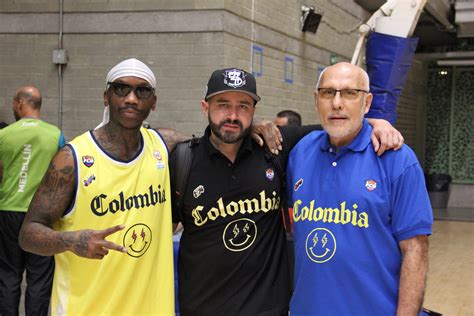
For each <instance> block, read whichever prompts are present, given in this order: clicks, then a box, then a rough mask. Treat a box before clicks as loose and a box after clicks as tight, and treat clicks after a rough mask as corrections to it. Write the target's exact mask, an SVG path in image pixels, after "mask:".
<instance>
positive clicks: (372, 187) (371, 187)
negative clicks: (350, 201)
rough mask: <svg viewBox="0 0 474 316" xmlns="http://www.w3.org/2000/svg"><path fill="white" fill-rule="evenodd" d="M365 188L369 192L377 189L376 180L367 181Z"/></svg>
mask: <svg viewBox="0 0 474 316" xmlns="http://www.w3.org/2000/svg"><path fill="white" fill-rule="evenodd" d="M365 187H366V189H367V190H368V191H373V190H375V189H376V188H377V182H375V180H367V181H365Z"/></svg>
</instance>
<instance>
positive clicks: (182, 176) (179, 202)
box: [175, 137, 200, 215]
mask: <svg viewBox="0 0 474 316" xmlns="http://www.w3.org/2000/svg"><path fill="white" fill-rule="evenodd" d="M199 142H200V139H199V138H196V137H193V138H191V139H190V140H188V141H185V142H183V143H179V144H178V145H177V146H176V188H175V197H176V206H177V207H178V212H179V214H180V215H182V213H181V211H182V208H183V200H184V194H185V193H186V186H187V185H188V179H189V172H190V171H191V165H192V163H193V149H194V147H195V146H196V145H197V144H199Z"/></svg>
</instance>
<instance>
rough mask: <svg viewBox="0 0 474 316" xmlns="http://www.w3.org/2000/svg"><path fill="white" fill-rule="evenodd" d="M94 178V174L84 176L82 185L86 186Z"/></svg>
mask: <svg viewBox="0 0 474 316" xmlns="http://www.w3.org/2000/svg"><path fill="white" fill-rule="evenodd" d="M94 180H95V175H91V176H88V177H85V178H84V186H85V187H87V186H89V184H91V183H92V181H94Z"/></svg>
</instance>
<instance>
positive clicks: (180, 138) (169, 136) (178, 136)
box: [156, 128, 191, 152]
mask: <svg viewBox="0 0 474 316" xmlns="http://www.w3.org/2000/svg"><path fill="white" fill-rule="evenodd" d="M156 130H157V131H158V132H160V134H161V136H163V138H164V139H165V142H166V145H167V146H168V151H169V152H172V151H173V150H174V148H175V147H176V145H177V144H179V143H181V142H184V141H185V140H187V139H190V138H191V136H188V135H184V134H182V133H180V132H178V131H175V130H173V129H169V128H157V129H156Z"/></svg>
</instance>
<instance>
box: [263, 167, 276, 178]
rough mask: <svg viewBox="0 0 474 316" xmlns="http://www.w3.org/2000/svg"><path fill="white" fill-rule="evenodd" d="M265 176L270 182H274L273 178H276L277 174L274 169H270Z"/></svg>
mask: <svg viewBox="0 0 474 316" xmlns="http://www.w3.org/2000/svg"><path fill="white" fill-rule="evenodd" d="M265 175H266V176H267V179H268V180H273V177H275V172H274V171H273V169H272V168H268V169H267V170H265Z"/></svg>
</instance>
